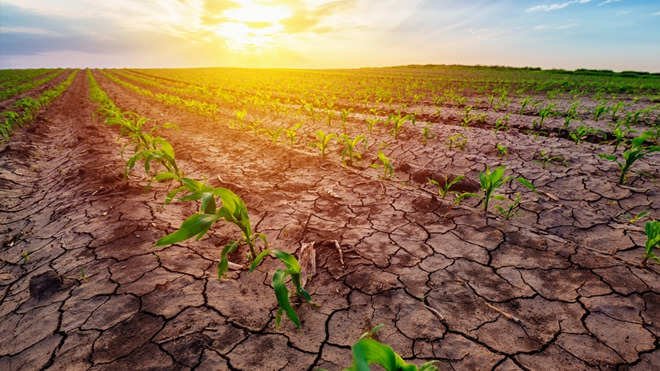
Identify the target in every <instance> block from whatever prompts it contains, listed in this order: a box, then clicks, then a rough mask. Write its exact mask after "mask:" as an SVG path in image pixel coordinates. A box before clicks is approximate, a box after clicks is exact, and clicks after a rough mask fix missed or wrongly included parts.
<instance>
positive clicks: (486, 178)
mask: <svg viewBox="0 0 660 371" xmlns="http://www.w3.org/2000/svg"><path fill="white" fill-rule="evenodd" d="M505 169H506V167H505V166H500V167H498V168H497V169H495V170H493V171H491V170H490V169H489V168H488V166H486V171H484V172H480V173H479V182H480V183H481V190H482V191H483V193H484V194H483V196H479V195H478V194H476V193H472V192H466V193H462V194H461V195H460V196H458V198H456V204H458V203H459V202H460V201H461V200H463V199H464V198H466V197H478V198H479V199H480V201H482V202H483V209H484V212H486V211H488V205H489V203H490V200H491V199H496V200H505V199H506V198H505V197H504V196H502V195H494V194H493V192H495V191H496V190H497V189H498V188H500V187H501V186H502V185H503V184H504V183H506V182H508V181H512V180H515V181H517V182H518V183H520V184H522V185H524V186H525V187H527V188H529V189H531V190H532V191H534V192H536V188H534V185H532V183H531V182H530V181H528V180H527V179H525V178H523V177H518V178H512V177H506V178H505V177H504V170H505Z"/></svg>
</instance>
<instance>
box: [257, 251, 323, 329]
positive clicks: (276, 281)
mask: <svg viewBox="0 0 660 371" xmlns="http://www.w3.org/2000/svg"><path fill="white" fill-rule="evenodd" d="M269 254H273V255H274V256H275V257H276V258H277V259H279V260H280V261H282V263H284V265H285V266H286V269H281V268H278V269H277V270H276V271H275V274H273V291H275V298H276V299H277V304H278V305H279V307H280V308H279V309H278V311H277V315H276V316H275V322H276V327H277V328H279V327H280V323H281V320H282V313H285V314H286V316H287V317H289V319H290V320H291V322H293V323H294V324H295V325H296V327H297V328H300V319H299V318H298V313H296V311H295V309H293V306H292V305H291V302H290V300H289V298H290V297H291V294H294V295H297V296H298V297H301V298H303V299H305V301H307V302H308V303H310V304H314V302H313V301H312V298H311V297H310V296H309V293H308V292H307V291H306V290H305V289H304V288H303V287H302V284H301V281H300V274H301V272H300V264H299V263H298V260H297V259H296V258H295V257H294V256H293V255H291V254H289V253H286V252H284V251H281V250H264V251H262V252H261V253H260V254H259V255H257V256H256V258H255V259H254V261H253V262H252V265H251V266H250V270H249V271H248V273H250V272H252V271H253V270H254V269H255V268H256V267H257V266H258V265H259V263H260V262H261V260H262V259H263V258H264V257H265V256H266V255H269ZM287 276H288V277H290V278H291V283H292V284H293V287H294V291H293V292H289V289H288V288H287V287H286V279H287Z"/></svg>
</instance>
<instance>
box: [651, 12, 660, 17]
mask: <svg viewBox="0 0 660 371" xmlns="http://www.w3.org/2000/svg"><path fill="white" fill-rule="evenodd" d="M651 15H652V16H656V17H657V16H660V12H655V13H653V14H651Z"/></svg>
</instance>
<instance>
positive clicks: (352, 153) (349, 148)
mask: <svg viewBox="0 0 660 371" xmlns="http://www.w3.org/2000/svg"><path fill="white" fill-rule="evenodd" d="M338 138H340V139H341V140H340V143H342V142H343V143H342V144H344V150H343V151H342V152H341V161H342V162H343V163H344V166H347V165H346V161H347V160H346V157H347V156H348V161H350V163H351V164H352V163H353V159H356V160H360V159H362V155H361V154H360V153H359V152H357V151H356V147H357V145H358V143H360V142H363V143H364V149H365V150H366V149H367V139H366V137H365V136H364V135H358V136H356V137H355V138H353V139H351V137H349V136H348V135H346V134H342V135H341V136H340V137H338Z"/></svg>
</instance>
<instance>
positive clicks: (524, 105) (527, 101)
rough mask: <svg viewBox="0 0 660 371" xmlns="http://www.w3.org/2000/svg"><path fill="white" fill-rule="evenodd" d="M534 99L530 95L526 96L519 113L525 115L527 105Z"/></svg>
mask: <svg viewBox="0 0 660 371" xmlns="http://www.w3.org/2000/svg"><path fill="white" fill-rule="evenodd" d="M531 100H532V98H530V97H525V98H524V99H523V100H522V101H521V102H520V111H519V112H518V114H520V115H524V114H525V107H527V105H528V104H529V102H530V101H531Z"/></svg>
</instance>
